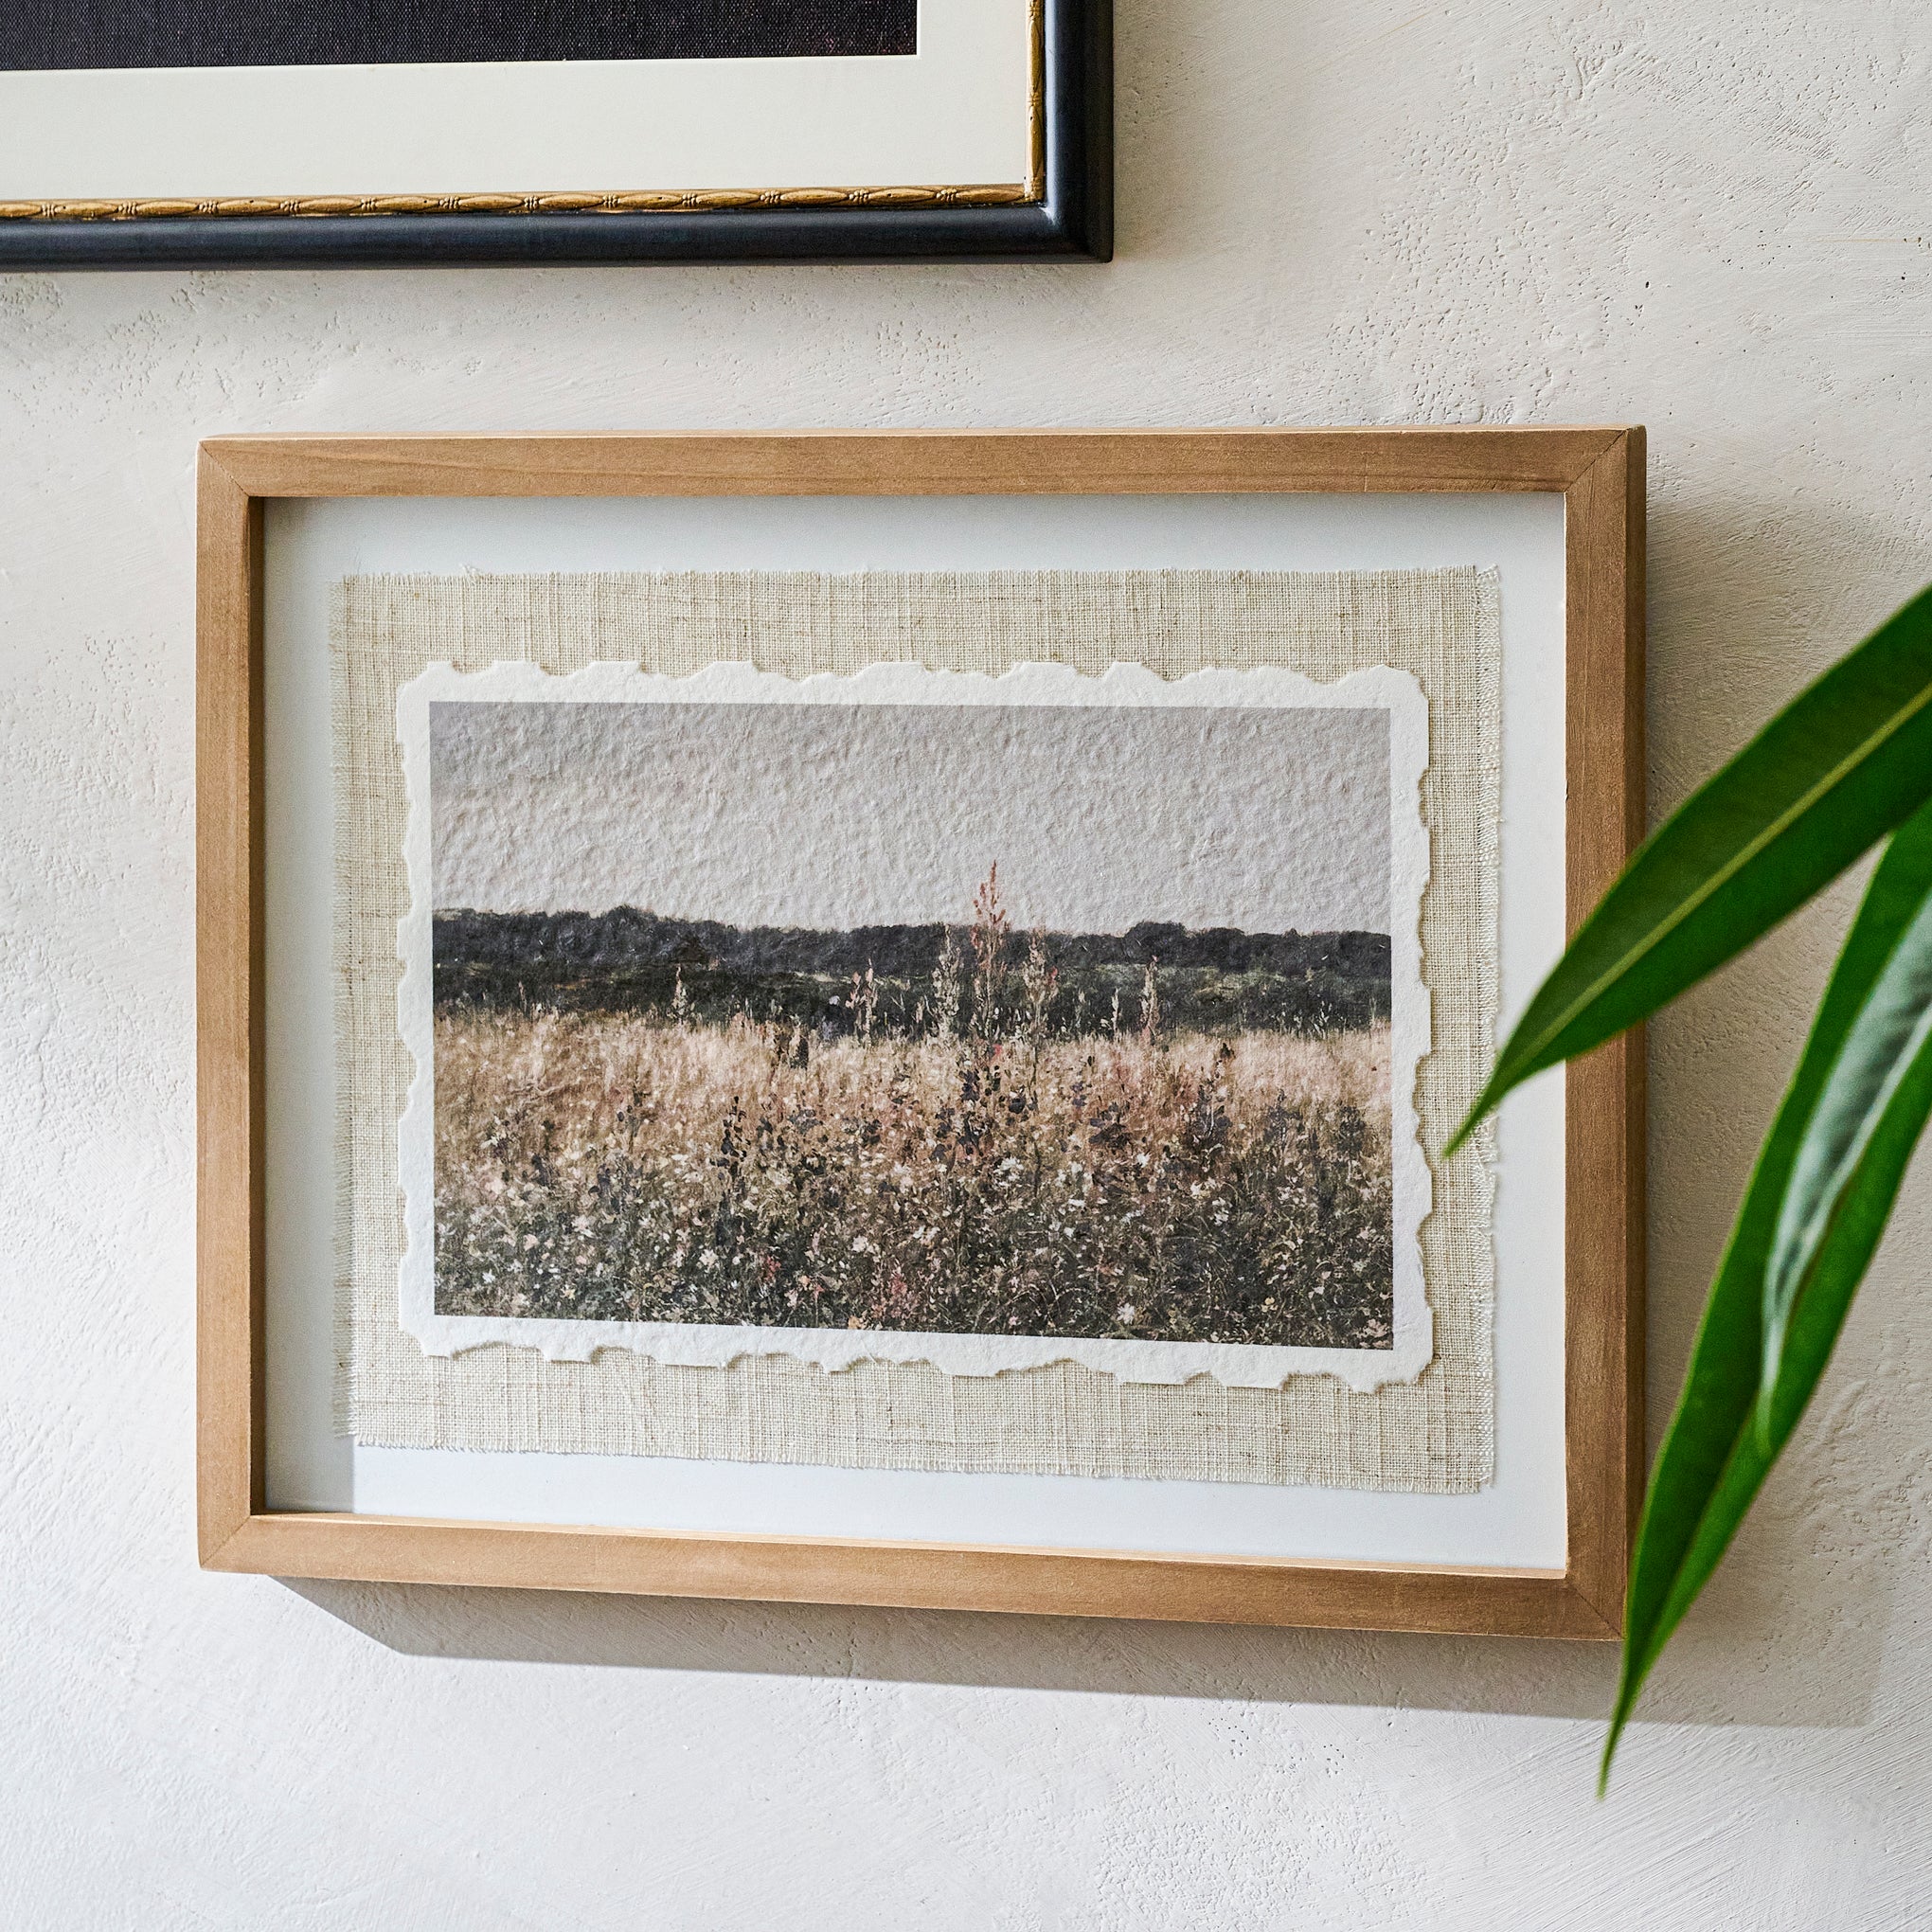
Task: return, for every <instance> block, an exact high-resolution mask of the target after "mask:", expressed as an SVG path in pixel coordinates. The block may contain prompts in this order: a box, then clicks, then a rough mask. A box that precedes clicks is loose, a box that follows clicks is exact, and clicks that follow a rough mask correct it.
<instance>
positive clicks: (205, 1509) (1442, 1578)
mask: <svg viewBox="0 0 1932 1932" xmlns="http://www.w3.org/2000/svg"><path fill="white" fill-rule="evenodd" d="M1277 491H1295V492H1319V493H1329V494H1353V493H1365V492H1376V493H1383V492H1487V491H1543V492H1561V493H1562V494H1563V497H1564V502H1565V539H1564V543H1565V638H1566V643H1565V655H1566V671H1567V727H1566V761H1567V773H1568V809H1567V821H1566V839H1567V876H1566V902H1567V917H1568V921H1569V924H1570V926H1571V928H1572V929H1573V928H1574V927H1575V925H1576V923H1577V922H1578V921H1580V920H1581V919H1582V917H1583V914H1584V913H1585V912H1586V911H1587V910H1588V909H1589V907H1590V906H1591V905H1592V904H1593V903H1595V901H1596V899H1597V897H1598V896H1599V895H1600V894H1601V891H1602V890H1603V888H1604V887H1605V886H1607V885H1608V884H1609V883H1610V881H1611V879H1612V878H1614V877H1615V876H1616V874H1617V872H1618V871H1619V869H1620V868H1621V867H1622V865H1623V863H1624V860H1625V859H1626V858H1627V856H1628V855H1629V853H1630V851H1631V850H1632V849H1633V848H1634V846H1635V845H1636V843H1637V839H1638V837H1639V836H1640V834H1641V832H1642V825H1643V617H1644V433H1643V431H1642V430H1641V429H1640V428H1633V427H1621V428H1619V427H1612V428H1601V429H1410V430H1400V429H1338V430H1326V429H1308V430H1223V431H1202V432H1191V431H1175V432H1149V431H1138V430H1126V431H1117V430H1108V431H1098V432H1084V431H1064V432H1042V431H1018V432H1006V433H970V434H961V435H925V434H921V433H905V434H902V433H894V432H854V433H845V432H825V433H817V434H785V435H775V436H762V435H716V436H712V435H695V436H693V435H661V436H558V437H545V436H524V437H451V436H417V437H403V436H313V437H300V436H263V437H247V436H244V437H223V438H216V439H215V440H212V441H209V442H206V443H204V444H203V445H202V448H201V458H200V476H199V492H200V509H199V528H198V581H197V632H198V653H199V656H198V663H199V682H198V692H197V742H196V788H197V800H198V823H197V832H196V841H197V845H196V850H197V855H198V864H199V876H198V885H197V906H196V925H197V945H198V962H197V994H198V1000H199V1043H198V1067H199V1082H200V1084H199V1100H198V1105H199V1114H200V1147H199V1168H198V1172H199V1184H200V1200H199V1257H198V1266H199V1282H200V1330H199V1346H198V1368H199V1384H200V1402H199V1406H200V1440H199V1485H198V1491H199V1505H200V1549H201V1561H202V1564H203V1565H204V1566H205V1567H206V1568H210V1569H223V1570H246V1571H255V1572H264V1573H267V1574H270V1575H276V1576H292V1577H339V1578H358V1579H366V1580H371V1581H387V1582H396V1583H472V1584H489V1585H494V1586H506V1585H510V1586H527V1587H537V1588H546V1589H570V1590H608V1591H632V1592H637V1593H642V1594H649V1595H659V1596H689V1597H722V1598H742V1599H754V1600H766V1601H796V1602H814V1603H867V1604H890V1605H904V1606H918V1607H922V1608H955V1609H972V1610H1003V1611H1035V1612H1050V1613H1055V1614H1059V1615H1064V1616H1095V1617H1141V1618H1167V1619H1183V1620H1192V1621H1201V1622H1228V1623H1263V1624H1267V1623H1273V1624H1304V1625H1322V1626H1331V1627H1337V1628H1354V1629H1384V1630H1424V1631H1444V1632H1461V1633H1509V1634H1514V1635H1520V1636H1540V1637H1599V1638H1601V1637H1616V1636H1617V1635H1618V1634H1619V1630H1620V1628H1621V1622H1622V1604H1623V1593H1624V1580H1625V1575H1626V1571H1627V1568H1628V1564H1629V1553H1630V1547H1631V1539H1632V1534H1633V1530H1634V1526H1635V1518H1636V1511H1637V1502H1638V1500H1639V1497H1640V1495H1641V1492H1642V1483H1643V1448H1644V1438H1643V1295H1642V1289H1643V1120H1644V1097H1643V1046H1642V1040H1641V1036H1640V1034H1638V1033H1635V1032H1633V1033H1630V1034H1627V1035H1625V1036H1624V1037H1623V1038H1622V1039H1620V1040H1618V1041H1615V1042H1613V1043H1611V1044H1610V1045H1608V1046H1606V1047H1600V1048H1598V1049H1597V1051H1596V1052H1594V1053H1592V1054H1590V1055H1589V1056H1588V1057H1586V1058H1585V1059H1583V1060H1582V1061H1579V1062H1578V1063H1576V1064H1574V1065H1572V1066H1571V1067H1569V1068H1568V1069H1567V1071H1566V1074H1565V1079H1566V1082H1567V1086H1566V1093H1565V1100H1566V1104H1565V1123H1566V1125H1565V1137H1566V1151H1565V1160H1566V1182H1565V1186H1566V1197H1565V1456H1566V1475H1565V1482H1566V1494H1567V1529H1568V1544H1567V1548H1568V1561H1567V1565H1566V1567H1565V1569H1564V1570H1562V1571H1556V1570H1534V1569H1516V1568H1494V1567H1476V1566H1428V1567H1424V1566H1416V1565H1398V1564H1388V1563H1335V1562H1330V1561H1325V1560H1305V1559H1286V1558H1255V1557H1219V1556H1207V1555H1202V1556H1190V1555H1149V1554H1144V1553H1135V1552H1120V1553H1114V1552H1104V1551H1101V1552H1094V1551H1085V1550H1070V1549H1057V1548H1008V1547H986V1546H980V1545H958V1544H937V1543H914V1542H880V1541H864V1540H857V1539H846V1538H831V1537H784V1536H769V1535H743V1534H713V1533H702V1534H701V1533H693V1532H689V1531H659V1530H638V1529H578V1528H565V1527H551V1526H531V1525H521V1524H514V1525H513V1524H493V1523H469V1522H442V1521H434V1520H421V1519H416V1518H408V1517H396V1516H363V1515H354V1514H347V1513H337V1512H326V1513H325V1512H313V1513H297V1512H280V1511H271V1510H269V1509H268V1508H267V1507H266V1504H265V1499H264V1489H263V1465H264V1443H265V1432H264V1421H265V1417H264V1407H263V1383H264V1375H263V1277H264V1244H263V1225H264V1224H263V1210H264V1199H263V1191H264V1178H263V1173H264V1170H263V1118H264V1108H263V1059H264V1057H263V1036H262V1015H263V996H262V973H263V965H262V961H263V897H262V862H263V852H262V845H263V835H262V738H261V732H262V684H261V679H262V573H263V560H262V529H263V516H262V507H263V505H264V503H265V502H266V501H267V500H268V499H269V498H271V497H356V496H438V497H484V496H514V497H542V496H559V497H561V496H591V497H598V496H717V495H754V496H786V495H813V496H817V495H838V496H868V495H878V496H921V495H1009V494H1011V495H1023V494H1108V495H1116V494H1137V493H1152V492H1159V493H1187V492H1235V493H1239V492H1277Z"/></svg>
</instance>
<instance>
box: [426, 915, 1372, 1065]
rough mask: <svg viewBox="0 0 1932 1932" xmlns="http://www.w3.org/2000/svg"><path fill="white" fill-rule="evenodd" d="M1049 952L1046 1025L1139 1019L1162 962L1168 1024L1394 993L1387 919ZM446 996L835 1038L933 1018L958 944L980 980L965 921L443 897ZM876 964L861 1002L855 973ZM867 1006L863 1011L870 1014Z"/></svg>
mask: <svg viewBox="0 0 1932 1932" xmlns="http://www.w3.org/2000/svg"><path fill="white" fill-rule="evenodd" d="M1030 943H1031V936H1030V935H1025V934H1009V935H1007V937H1006V939H1005V941H1004V948H1003V951H1004V959H1003V962H1002V963H1003V967H1004V969H1005V973H1004V975H1003V981H1004V982H1010V983H1006V984H1004V990H1003V991H1002V993H1000V994H999V995H998V997H999V1000H1000V1003H1001V1004H1002V1005H1005V1004H1007V1003H1008V1002H1011V1003H1012V1004H1013V1006H1014V1007H1015V1009H1016V1008H1017V1005H1018V1003H1019V1001H1020V1000H1021V999H1022V998H1023V996H1024V995H1023V993H1022V991H1021V987H1020V984H1019V979H1020V968H1021V966H1022V964H1023V962H1024V960H1025V959H1026V957H1027V954H1028V951H1029V944H1030ZM1040 954H1041V959H1042V962H1043V963H1044V965H1045V966H1046V968H1047V969H1048V970H1050V971H1051V972H1052V973H1053V974H1054V975H1056V977H1055V980H1054V986H1053V992H1052V995H1051V1000H1050V1006H1049V1009H1048V1011H1047V1031H1048V1032H1049V1033H1052V1034H1055V1035H1061V1036H1070V1035H1075V1034H1082V1033H1084V1034H1096V1033H1102V1032H1106V1031H1108V1030H1109V1029H1112V1028H1114V1027H1115V1026H1116V1025H1117V1024H1118V1026H1119V1028H1120V1029H1122V1030H1126V1029H1135V1028H1137V1027H1139V1026H1140V1025H1141V1023H1142V1020H1143V1017H1144V1013H1143V1001H1144V996H1145V992H1146V986H1147V975H1148V969H1149V968H1150V967H1154V969H1155V973H1154V984H1155V992H1156V999H1157V1005H1158V1014H1159V1029H1160V1030H1161V1032H1163V1033H1169V1032H1175V1031H1202V1032H1216V1031H1231V1030H1240V1029H1263V1030H1269V1031H1288V1032H1297V1033H1315V1032H1328V1031H1333V1030H1341V1029H1353V1028H1357V1027H1364V1026H1367V1025H1368V1024H1369V1023H1370V1022H1372V1021H1374V1020H1378V1019H1386V1017H1387V1015H1388V1008H1389V944H1388V938H1387V935H1386V934H1384V933H1367V932H1340V933H1247V932H1240V931H1237V930H1235V929H1233V928H1231V927H1211V928H1207V929H1205V930H1202V931H1190V930H1189V929H1188V928H1187V927H1185V926H1180V925H1171V924H1159V923H1154V922H1152V921H1150V922H1144V923H1142V924H1140V925H1136V926H1134V927H1132V928H1131V929H1130V930H1129V931H1127V932H1125V933H1119V934H1114V933H1046V934H1043V935H1041V936H1040ZM435 957H436V997H437V1004H438V1006H439V1007H443V1006H482V1007H509V1008H520V1009H529V1008H538V1007H544V1008H554V1009H557V1010H560V1011H577V1012H584V1011H603V1012H656V1011H661V1012H671V1011H673V1010H675V1011H677V1012H678V1013H679V1014H680V1015H681V1016H683V1017H688V1018H689V1019H690V1020H692V1021H694V1022H699V1023H706V1022H708V1023H710V1024H714V1025H717V1024H723V1023H724V1022H725V1021H726V1020H728V1019H729V1018H730V1017H731V1016H732V1014H734V1013H737V1012H742V1011H747V1010H749V1011H750V1012H751V1014H752V1016H753V1017H754V1018H756V1019H760V1020H762V1019H770V1018H778V1017H782V1018H784V1019H788V1020H796V1021H799V1022H801V1023H803V1024H804V1025H806V1026H808V1027H810V1028H812V1029H814V1030H815V1031H817V1032H818V1033H819V1034H820V1035H821V1036H822V1037H827V1038H830V1037H833V1036H835V1035H839V1034H845V1033H850V1032H851V1031H853V1030H855V1029H858V1028H859V1027H860V1026H861V1025H863V1026H864V1027H865V1028H867V1029H875V1030H882V1031H886V1032H906V1031H922V1032H924V1031H932V1030H934V1029H935V1021H936V1014H937V1006H938V1003H939V999H940V996H941V995H940V993H939V988H940V987H941V986H943V985H944V984H945V983H946V981H947V978H948V973H949V967H948V960H949V958H950V960H951V961H953V962H956V965H955V966H954V967H953V968H952V969H951V970H952V971H954V972H955V973H957V982H958V998H959V1002H960V1003H959V1007H958V1009H957V1011H956V1013H955V1015H954V1018H955V1021H956V1023H957V1024H959V1025H962V1026H963V1025H965V1024H967V1022H968V1020H969V1019H970V1017H971V1007H972V1000H973V995H974V987H975V970H974V957H975V956H974V952H973V943H972V929H971V928H970V927H967V926H963V925H962V926H951V927H949V926H946V925H942V924H933V925H892V926H859V927H856V928H854V929H852V930H851V931H849V932H818V931H810V930H800V929H796V928H781V927H772V926H749V927H746V926H729V925H721V924H719V923H718V922H716V921H710V920H679V919H663V918H660V917H658V916H657V915H656V914H655V913H651V912H640V911H638V910H636V909H635V907H632V906H620V907H618V908H617V910H616V911H613V912H607V913H581V912H560V913H491V912H470V911H449V912H438V914H437V915H436V921H435ZM868 973H869V974H870V975H871V983H870V991H869V992H868V993H867V994H866V995H865V996H864V997H863V998H862V999H861V1001H860V1002H859V1003H858V1006H857V1007H856V1009H855V1007H854V1002H853V999H852V993H853V990H854V989H853V980H854V975H866V974H868ZM861 1016H863V1018H862V1017H861Z"/></svg>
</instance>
